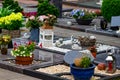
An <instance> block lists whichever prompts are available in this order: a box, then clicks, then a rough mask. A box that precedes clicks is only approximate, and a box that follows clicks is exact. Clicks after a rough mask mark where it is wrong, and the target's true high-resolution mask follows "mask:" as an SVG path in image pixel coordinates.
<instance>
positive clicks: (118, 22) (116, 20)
mask: <svg viewBox="0 0 120 80" xmlns="http://www.w3.org/2000/svg"><path fill="white" fill-rule="evenodd" d="M118 27H120V16H112V19H111V28H112V29H115V30H118Z"/></svg>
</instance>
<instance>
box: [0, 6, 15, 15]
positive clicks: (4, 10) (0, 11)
mask: <svg viewBox="0 0 120 80" xmlns="http://www.w3.org/2000/svg"><path fill="white" fill-rule="evenodd" d="M13 11H14V10H10V9H9V7H6V8H0V17H4V16H7V15H10V14H11V13H12V12H13Z"/></svg>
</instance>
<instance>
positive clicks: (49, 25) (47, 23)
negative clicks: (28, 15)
mask: <svg viewBox="0 0 120 80" xmlns="http://www.w3.org/2000/svg"><path fill="white" fill-rule="evenodd" d="M39 19H40V21H41V23H42V25H43V26H42V28H43V29H53V25H54V24H55V22H57V18H56V16H54V15H52V14H47V15H41V16H39Z"/></svg>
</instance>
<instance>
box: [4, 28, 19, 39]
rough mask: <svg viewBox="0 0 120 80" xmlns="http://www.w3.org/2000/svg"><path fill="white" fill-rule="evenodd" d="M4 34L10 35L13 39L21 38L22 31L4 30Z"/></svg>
mask: <svg viewBox="0 0 120 80" xmlns="http://www.w3.org/2000/svg"><path fill="white" fill-rule="evenodd" d="M2 34H5V35H6V34H9V35H10V36H11V37H12V38H18V37H20V30H6V29H2Z"/></svg>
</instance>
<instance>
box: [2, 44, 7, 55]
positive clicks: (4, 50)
mask: <svg viewBox="0 0 120 80" xmlns="http://www.w3.org/2000/svg"><path fill="white" fill-rule="evenodd" d="M7 52H8V45H6V44H2V45H1V54H3V55H7Z"/></svg>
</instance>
